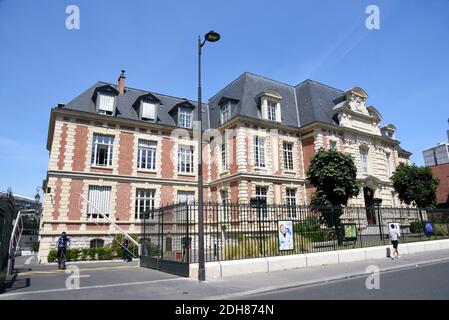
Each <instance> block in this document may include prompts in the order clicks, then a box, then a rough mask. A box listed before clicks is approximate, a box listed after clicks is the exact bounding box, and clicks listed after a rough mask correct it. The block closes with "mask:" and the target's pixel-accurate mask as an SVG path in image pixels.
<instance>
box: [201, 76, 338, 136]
mask: <svg viewBox="0 0 449 320" xmlns="http://www.w3.org/2000/svg"><path fill="white" fill-rule="evenodd" d="M342 94H343V91H341V90H338V89H335V88H332V87H329V86H326V85H324V84H321V83H319V82H316V81H312V80H305V81H304V82H302V83H300V84H299V85H297V86H292V85H288V84H285V83H282V82H279V81H275V80H272V79H268V78H265V77H261V76H258V75H255V74H252V73H248V72H246V73H244V74H242V75H241V76H240V77H238V78H237V79H235V80H234V81H233V82H231V83H230V84H229V85H228V86H226V87H225V88H224V89H222V90H221V91H220V92H218V93H217V94H216V95H215V96H213V97H212V98H211V99H210V100H209V111H210V124H211V127H217V126H219V125H220V109H219V108H218V107H217V106H218V105H219V104H220V101H221V100H222V98H223V97H228V98H233V99H235V100H236V101H238V102H237V103H236V105H235V108H234V109H233V110H232V114H231V117H235V116H237V115H241V116H246V117H250V118H257V119H261V120H263V118H262V115H261V114H260V110H259V108H258V103H259V101H258V100H259V99H258V97H260V96H261V95H276V96H277V97H278V98H279V97H280V98H281V100H280V104H281V118H282V119H281V123H282V124H283V125H285V126H291V127H302V126H305V125H307V124H310V123H312V122H324V123H329V124H333V125H334V124H335V122H334V120H333V119H332V116H333V114H334V112H333V111H332V108H333V107H334V105H335V103H334V101H333V100H334V99H336V98H338V97H339V96H341V95H342Z"/></svg>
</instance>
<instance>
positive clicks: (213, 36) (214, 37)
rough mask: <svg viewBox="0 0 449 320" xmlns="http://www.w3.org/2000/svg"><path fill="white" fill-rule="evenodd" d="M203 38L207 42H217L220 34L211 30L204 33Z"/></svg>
mask: <svg viewBox="0 0 449 320" xmlns="http://www.w3.org/2000/svg"><path fill="white" fill-rule="evenodd" d="M205 38H206V40H207V41H209V42H217V41H218V40H220V35H219V34H218V33H217V32H215V31H212V30H211V31H209V32H208V33H206V36H205Z"/></svg>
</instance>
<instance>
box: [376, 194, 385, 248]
mask: <svg viewBox="0 0 449 320" xmlns="http://www.w3.org/2000/svg"><path fill="white" fill-rule="evenodd" d="M373 202H374V208H375V210H376V211H377V223H378V224H379V236H380V240H384V243H385V239H384V237H383V235H382V221H381V217H380V205H381V204H382V199H380V198H374V199H373Z"/></svg>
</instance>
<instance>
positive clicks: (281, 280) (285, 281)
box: [205, 250, 449, 300]
mask: <svg viewBox="0 0 449 320" xmlns="http://www.w3.org/2000/svg"><path fill="white" fill-rule="evenodd" d="M443 261H449V250H442V251H435V252H429V253H419V254H409V255H406V256H403V257H401V259H399V260H395V261H393V260H391V259H389V258H386V259H376V260H369V261H361V262H351V263H345V264H337V265H328V266H319V267H310V268H304V269H296V270H288V271H278V272H271V273H264V274H260V273H259V274H251V275H245V276H234V277H228V278H225V279H220V280H213V281H209V284H210V285H214V286H220V287H221V288H222V289H223V294H221V295H214V296H210V297H206V298H205V299H210V300H216V299H239V297H243V296H247V295H252V294H259V293H264V292H269V291H274V290H281V289H288V288H294V287H300V286H309V285H315V284H321V283H328V282H331V281H336V280H343V279H349V278H354V277H358V276H366V277H367V276H368V275H369V274H368V273H367V271H366V270H367V268H368V267H369V266H376V267H377V268H379V270H380V274H381V275H382V272H388V271H393V270H398V269H408V268H415V267H418V266H422V265H427V264H432V263H438V262H443Z"/></svg>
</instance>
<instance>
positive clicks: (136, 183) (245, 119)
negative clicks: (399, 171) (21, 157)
mask: <svg viewBox="0 0 449 320" xmlns="http://www.w3.org/2000/svg"><path fill="white" fill-rule="evenodd" d="M367 99H368V95H367V93H366V92H365V91H364V90H363V89H361V88H358V87H355V88H352V89H350V90H347V91H342V90H338V89H335V88H332V87H329V86H327V85H324V84H321V83H318V82H315V81H311V80H306V81H304V82H302V83H300V84H298V85H296V86H292V85H288V84H283V83H280V82H278V81H274V80H271V79H267V78H265V77H261V76H257V75H254V74H251V73H244V74H242V75H241V76H240V77H238V78H237V79H235V80H234V81H232V82H231V83H230V84H229V85H227V86H226V87H225V88H224V89H222V90H221V91H220V92H218V93H217V94H216V95H214V96H213V97H212V98H211V99H210V100H209V102H208V104H204V105H203V106H202V112H203V116H202V118H203V123H202V129H203V131H204V133H203V135H204V142H203V146H202V147H203V163H204V165H203V176H204V199H205V201H211V202H215V201H217V202H221V201H224V200H227V201H231V202H249V201H250V199H251V198H254V197H258V198H264V199H266V200H267V202H268V203H289V204H308V203H309V202H310V197H311V194H312V193H313V191H314V189H313V186H311V185H310V184H309V183H308V182H307V179H306V174H307V169H308V166H309V164H310V161H311V159H312V157H313V155H314V154H315V152H316V151H317V150H319V148H325V149H328V148H336V149H338V150H340V151H342V152H347V153H350V154H352V155H353V157H354V160H355V163H356V165H357V167H358V172H359V173H358V179H359V181H360V184H361V185H362V188H363V192H361V194H360V196H359V197H357V198H355V199H352V200H351V204H352V205H371V204H372V200H373V197H379V198H382V199H383V204H384V205H390V206H398V205H399V200H398V199H397V196H396V195H395V194H394V191H393V188H392V184H391V182H390V180H389V177H390V175H391V174H392V172H393V171H394V170H395V168H396V166H397V165H398V164H399V163H401V162H408V161H409V160H408V159H409V157H410V155H411V154H410V153H409V152H407V151H405V150H403V149H402V148H401V147H400V146H399V141H398V140H397V139H396V136H395V131H396V128H395V127H394V126H393V125H392V124H388V125H385V126H382V125H381V121H382V116H381V114H380V113H379V111H378V110H377V109H376V108H375V107H373V106H369V105H368V104H367V103H368V102H367ZM197 108H198V105H197V103H196V102H195V101H190V100H187V99H183V98H177V97H172V96H168V95H163V94H158V93H154V92H149V91H144V90H138V89H133V88H129V87H126V86H125V76H124V74H123V73H122V74H121V75H120V77H119V80H118V84H110V83H104V82H98V83H96V84H95V85H93V86H92V87H90V88H88V89H87V90H86V91H85V92H83V93H82V94H81V95H79V96H78V97H76V98H75V99H74V100H72V101H71V102H69V103H67V104H66V105H63V104H60V105H58V106H57V107H55V108H53V109H52V111H51V117H50V125H49V132H48V142H47V149H48V150H49V153H50V157H49V166H48V173H47V178H46V182H45V184H46V185H45V188H46V190H48V191H49V192H48V193H47V194H46V196H45V199H44V207H43V228H42V231H41V245H40V259H41V261H46V256H47V254H48V251H49V250H50V248H51V247H52V246H53V244H54V242H55V240H56V237H57V236H58V235H59V234H60V233H61V232H62V231H67V232H68V233H69V234H70V236H71V238H72V242H73V243H74V245H75V246H84V247H88V246H89V245H92V244H93V245H98V244H99V243H100V244H101V243H108V242H109V241H111V236H110V233H111V232H112V229H111V227H110V226H109V225H108V224H107V223H106V224H104V225H103V226H99V225H98V223H97V222H96V221H95V220H96V219H97V218H98V217H97V215H98V213H97V212H96V210H95V209H92V207H91V206H90V205H87V203H86V202H85V201H82V197H85V198H86V199H89V202H90V203H92V204H94V205H95V207H96V208H98V209H99V210H101V211H102V212H104V213H105V214H107V215H108V217H109V218H110V219H112V220H113V221H115V223H116V224H117V225H119V226H120V227H121V228H123V229H124V230H126V231H127V232H129V233H131V234H138V233H139V231H140V225H141V219H140V218H141V215H142V213H143V212H145V211H147V210H148V209H150V208H153V207H159V206H161V205H164V204H169V203H174V202H177V201H185V200H187V201H190V200H194V199H196V197H197V194H196V190H197V189H196V175H197V172H196V170H197V160H198V159H197V151H196V147H197V144H196V143H195V138H194V130H193V126H194V125H195V120H196V115H197ZM367 212H368V211H367ZM370 219H372V217H369V216H368V217H367V220H368V223H369V222H370Z"/></svg>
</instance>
